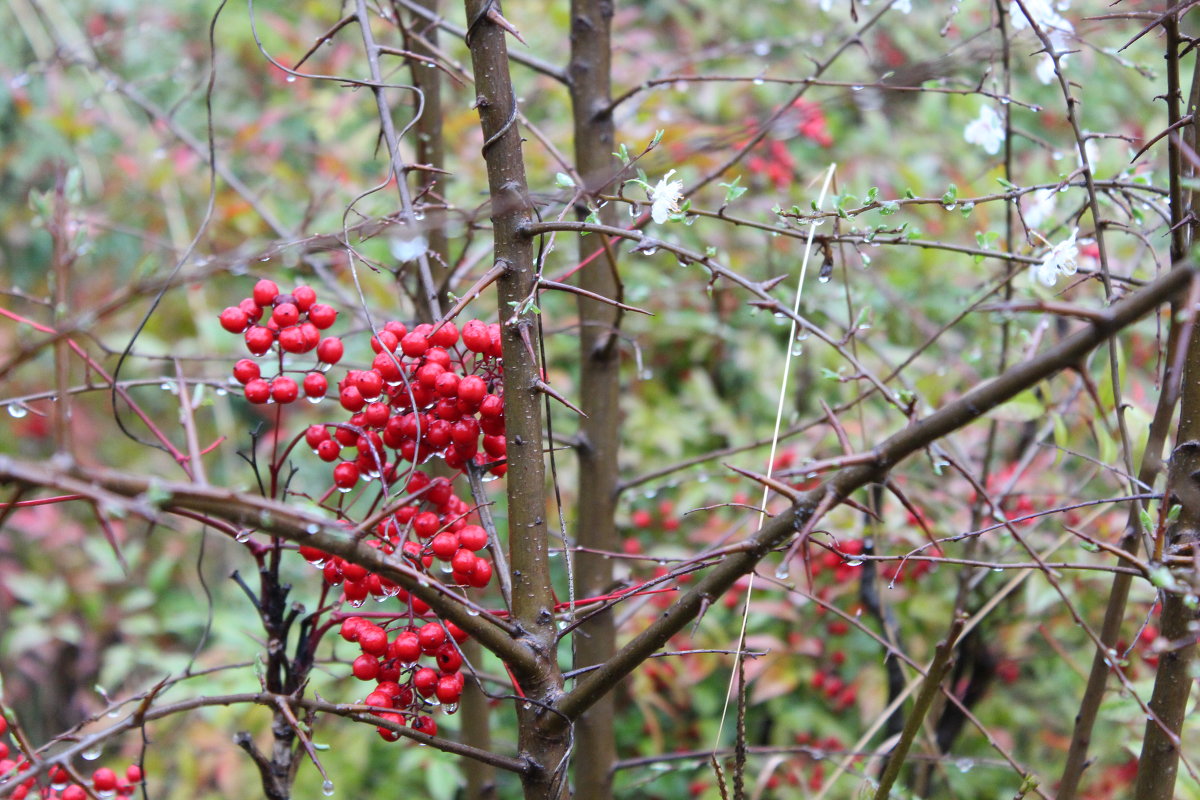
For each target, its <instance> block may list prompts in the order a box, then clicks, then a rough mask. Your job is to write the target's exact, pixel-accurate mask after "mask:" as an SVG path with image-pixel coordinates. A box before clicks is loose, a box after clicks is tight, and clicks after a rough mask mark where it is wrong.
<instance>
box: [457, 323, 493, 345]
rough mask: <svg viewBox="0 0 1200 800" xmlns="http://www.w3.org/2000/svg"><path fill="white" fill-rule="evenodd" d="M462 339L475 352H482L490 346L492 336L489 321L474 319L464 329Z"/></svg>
mask: <svg viewBox="0 0 1200 800" xmlns="http://www.w3.org/2000/svg"><path fill="white" fill-rule="evenodd" d="M462 341H463V344H464V345H465V346H466V348H467V349H468V350H470V351H471V352H473V353H482V352H484V351H485V350H487V348H488V344H489V343H490V342H491V337H490V336H489V335H488V328H487V323H485V322H481V321H480V320H477V319H473V320H471V321H470V322H468V323H467V324H466V325H463V329H462Z"/></svg>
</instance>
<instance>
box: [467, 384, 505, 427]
mask: <svg viewBox="0 0 1200 800" xmlns="http://www.w3.org/2000/svg"><path fill="white" fill-rule="evenodd" d="M460 396H461V392H460ZM479 416H480V417H484V418H487V419H494V418H499V417H502V416H504V400H503V398H501V397H500V396H499V395H494V394H489V395H488V396H487V397H485V398H483V400H481V401H480V403H479ZM482 422H483V420H480V424H482Z"/></svg>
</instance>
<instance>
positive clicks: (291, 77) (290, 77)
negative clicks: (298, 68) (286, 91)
mask: <svg viewBox="0 0 1200 800" xmlns="http://www.w3.org/2000/svg"><path fill="white" fill-rule="evenodd" d="M287 82H288V83H295V82H296V76H295V75H288V76H287Z"/></svg>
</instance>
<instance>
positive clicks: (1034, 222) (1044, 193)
mask: <svg viewBox="0 0 1200 800" xmlns="http://www.w3.org/2000/svg"><path fill="white" fill-rule="evenodd" d="M1057 201H1058V192H1057V191H1056V190H1055V189H1038V190H1037V191H1036V192H1034V193H1033V203H1031V204H1030V205H1029V207H1028V208H1027V209H1025V224H1026V225H1028V226H1029V227H1030V228H1040V227H1042V223H1043V222H1045V221H1046V220H1048V219H1050V217H1051V216H1053V214H1054V207H1055V205H1057Z"/></svg>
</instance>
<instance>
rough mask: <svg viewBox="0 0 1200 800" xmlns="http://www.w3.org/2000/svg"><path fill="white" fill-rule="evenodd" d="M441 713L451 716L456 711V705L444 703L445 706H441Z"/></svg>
mask: <svg viewBox="0 0 1200 800" xmlns="http://www.w3.org/2000/svg"><path fill="white" fill-rule="evenodd" d="M442 711H443V712H445V713H447V714H453V713H454V712H455V711H458V703H446V705H444V706H442Z"/></svg>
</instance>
